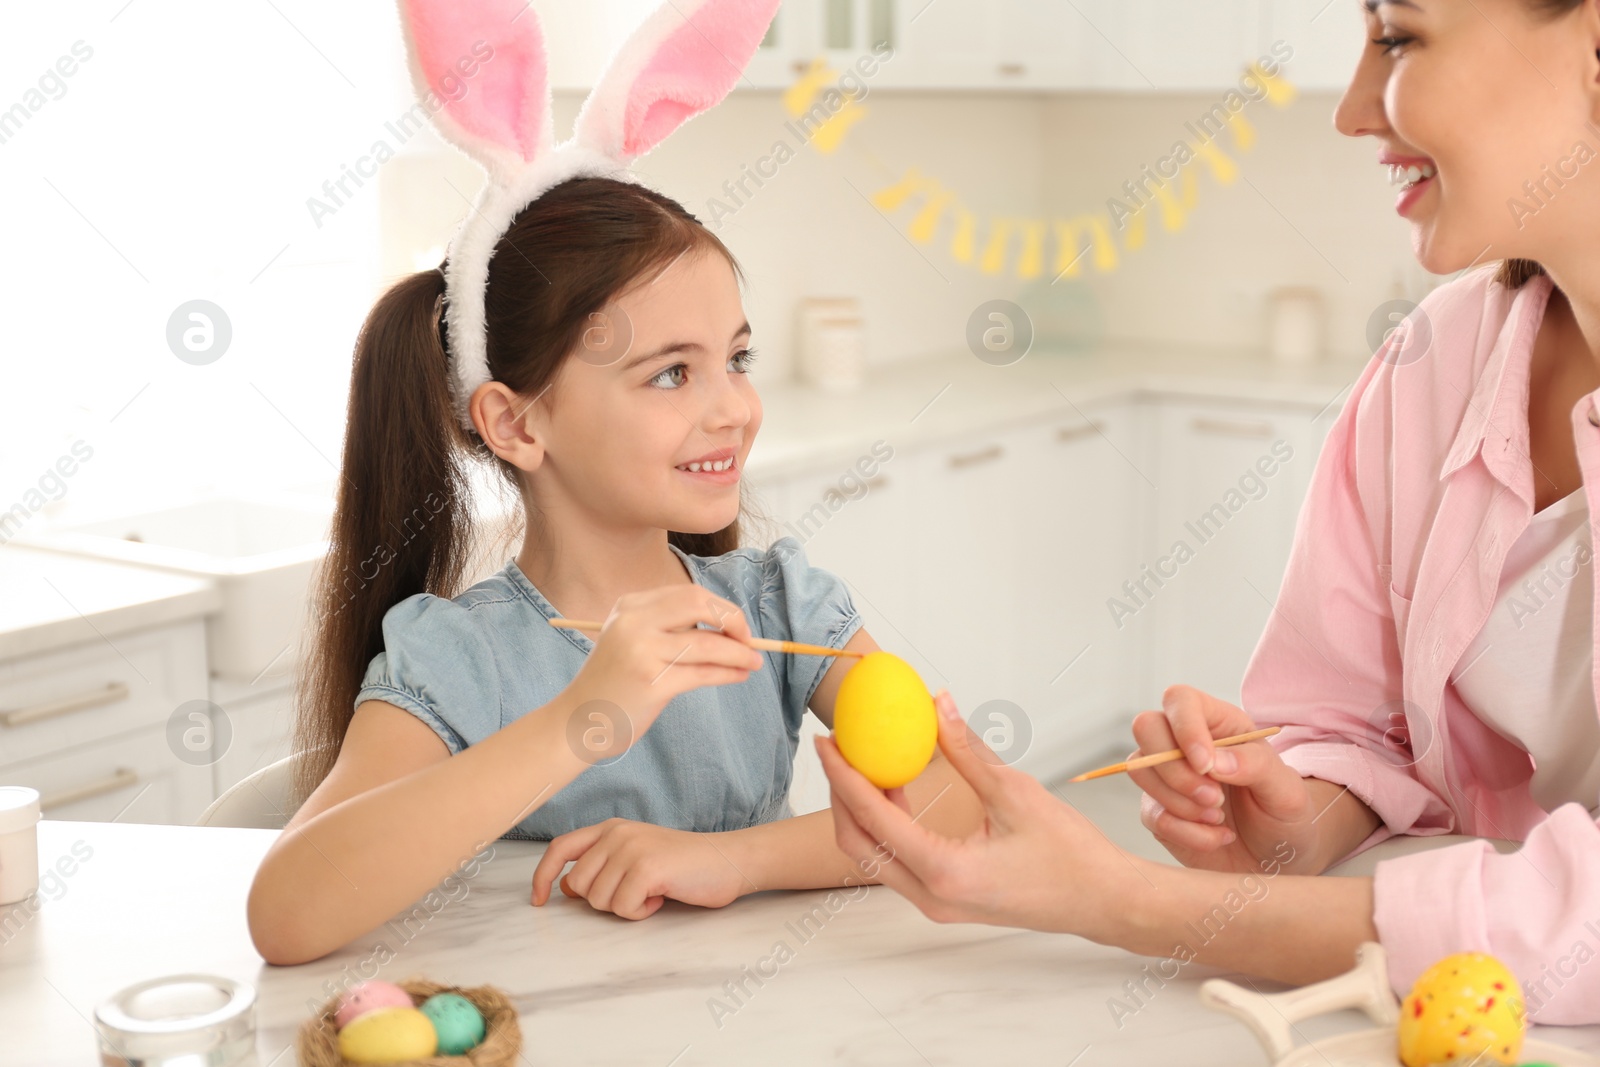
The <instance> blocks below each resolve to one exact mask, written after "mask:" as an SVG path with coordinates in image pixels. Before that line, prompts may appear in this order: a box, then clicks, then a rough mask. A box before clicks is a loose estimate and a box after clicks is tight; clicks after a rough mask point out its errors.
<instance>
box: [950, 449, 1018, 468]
mask: <svg viewBox="0 0 1600 1067" xmlns="http://www.w3.org/2000/svg"><path fill="white" fill-rule="evenodd" d="M1005 451H1006V450H1005V449H1004V448H1003V447H1002V446H1000V445H990V446H989V447H988V448H980V449H979V450H978V451H976V452H967V453H964V454H962V455H959V456H951V457H950V466H951V467H974V466H977V465H978V464H980V463H991V462H993V461H994V460H997V459H999V458H1000V457H1001V456H1003V455H1005Z"/></svg>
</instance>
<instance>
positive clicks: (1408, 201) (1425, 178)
mask: <svg viewBox="0 0 1600 1067" xmlns="http://www.w3.org/2000/svg"><path fill="white" fill-rule="evenodd" d="M1378 162H1379V163H1382V164H1383V165H1385V166H1386V167H1388V168H1389V184H1391V185H1396V186H1399V187H1400V195H1399V197H1398V198H1397V199H1396V200H1395V204H1394V208H1395V210H1396V211H1398V212H1399V213H1400V214H1401V215H1405V214H1406V213H1408V212H1409V211H1410V210H1411V208H1412V207H1413V206H1415V205H1416V203H1417V201H1418V200H1420V199H1421V198H1422V195H1423V194H1424V193H1425V192H1427V191H1428V189H1429V187H1430V186H1432V185H1433V182H1434V180H1435V179H1436V178H1437V177H1438V170H1437V168H1436V167H1435V166H1434V163H1433V160H1431V159H1429V158H1427V157H1426V156H1400V155H1394V154H1392V153H1388V152H1385V153H1383V154H1381V155H1380V156H1379V157H1378Z"/></svg>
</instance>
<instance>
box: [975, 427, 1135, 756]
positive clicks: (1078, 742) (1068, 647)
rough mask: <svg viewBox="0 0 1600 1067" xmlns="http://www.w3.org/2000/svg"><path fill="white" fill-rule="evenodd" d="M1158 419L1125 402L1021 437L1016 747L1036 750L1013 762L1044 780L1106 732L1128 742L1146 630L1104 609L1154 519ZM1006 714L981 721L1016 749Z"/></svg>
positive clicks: (1014, 572) (1015, 576)
mask: <svg viewBox="0 0 1600 1067" xmlns="http://www.w3.org/2000/svg"><path fill="white" fill-rule="evenodd" d="M1149 417H1150V413H1149V412H1148V411H1147V410H1146V409H1145V406H1144V405H1142V404H1139V403H1136V402H1130V401H1121V402H1116V403H1110V404H1105V405H1100V406H1095V407H1085V408H1084V409H1083V410H1082V411H1081V412H1080V411H1072V410H1069V411H1067V412H1064V413H1063V414H1062V415H1061V417H1059V418H1056V419H1052V420H1049V421H1048V422H1044V423H1040V424H1037V425H1035V426H1030V427H1027V428H1025V429H1024V430H1022V431H1020V432H1019V434H1018V435H1017V436H1018V440H1017V449H1018V455H1019V469H1018V481H1019V482H1020V483H1021V488H1020V490H1019V495H1018V496H1017V497H1016V498H1015V501H1014V504H1013V509H1014V512H1015V520H1014V521H1015V526H1016V530H1017V533H1018V544H1017V546H1016V551H1015V554H1014V555H1013V557H1012V560H1013V564H1012V565H1011V566H1010V567H1009V568H1007V573H1006V574H1005V575H1004V577H1003V579H1002V580H1004V581H1005V582H1007V583H1009V584H1010V586H1011V587H1012V588H1014V589H1016V590H1017V592H1018V594H1019V596H1020V603H1019V605H1018V606H1017V611H1016V615H1015V625H1014V627H1012V634H1011V638H1012V640H1013V641H1014V642H1015V647H1016V664H1017V667H1016V677H1015V680H1014V684H1013V685H1012V687H1011V691H1012V692H1013V693H1014V699H1015V702H1016V703H1017V705H1018V706H1019V707H1020V709H1021V711H1022V721H1021V722H1020V723H1019V724H1017V725H1016V726H1015V731H1016V732H1017V733H1018V734H1019V735H1020V734H1021V732H1022V731H1024V730H1026V731H1027V732H1028V733H1029V734H1031V736H1029V737H1026V738H1024V737H1021V736H1018V737H1017V738H1015V739H1013V740H1012V741H1011V743H1012V744H1013V745H1021V743H1022V741H1024V740H1026V742H1027V743H1026V751H1025V752H1023V751H1017V752H1015V753H1014V755H1017V756H1020V757H1021V758H1018V759H1015V760H1014V762H1015V764H1016V765H1017V766H1019V767H1021V768H1022V769H1024V770H1027V771H1029V772H1030V773H1032V774H1034V775H1036V776H1037V777H1040V778H1043V779H1046V780H1048V779H1050V778H1053V777H1056V776H1058V775H1060V774H1062V773H1064V772H1065V771H1067V770H1068V769H1070V768H1071V767H1073V766H1075V765H1076V764H1077V763H1079V762H1080V761H1081V760H1082V758H1083V754H1084V752H1085V751H1086V750H1090V751H1092V750H1094V749H1095V748H1097V747H1101V746H1103V744H1104V738H1105V737H1106V735H1107V734H1108V733H1111V732H1117V733H1123V734H1126V732H1127V725H1126V723H1127V719H1128V718H1129V709H1130V708H1131V707H1132V706H1133V704H1134V703H1135V701H1136V699H1137V696H1138V691H1139V676H1140V671H1141V668H1142V665H1143V649H1144V642H1145V639H1146V633H1145V629H1146V628H1145V627H1144V626H1141V625H1131V626H1120V627H1119V626H1118V625H1116V623H1115V621H1114V620H1113V617H1112V615H1111V613H1110V612H1109V611H1108V610H1107V607H1106V600H1107V598H1108V597H1109V596H1110V595H1111V594H1112V592H1113V591H1114V590H1115V588H1116V586H1117V585H1118V584H1119V583H1120V582H1121V581H1122V580H1123V579H1124V578H1125V577H1128V576H1131V575H1132V574H1133V571H1134V568H1135V567H1136V566H1137V562H1138V539H1137V537H1136V534H1137V531H1139V530H1141V529H1143V528H1144V525H1145V523H1144V521H1143V517H1144V516H1146V515H1148V514H1151V513H1153V511H1154V508H1155V497H1156V488H1155V484H1154V478H1155V471H1154V465H1153V464H1152V463H1151V461H1150V457H1149V456H1148V454H1147V453H1148V449H1147V448H1146V447H1145V443H1146V440H1147V437H1148V434H1147V432H1146V430H1145V425H1146V422H1147V421H1148V420H1149ZM966 710H967V711H968V712H978V711H980V709H979V708H976V707H974V708H968V709H966ZM1005 711H1006V709H1004V708H996V709H994V713H993V714H992V715H989V714H982V715H979V719H980V720H982V721H985V722H988V721H991V720H992V721H993V724H994V728H995V730H996V731H997V732H996V736H995V738H993V739H991V743H993V742H994V741H996V740H998V741H1006V740H1008V738H1007V735H1006V725H1007V724H1006V723H1004V722H1003V721H1001V719H1000V718H999V716H1001V715H1003V714H1004V713H1005ZM974 726H975V728H978V729H979V732H980V733H982V732H984V731H983V729H982V728H980V727H979V726H978V725H977V724H976V723H975V724H974ZM1002 755H1005V753H1002Z"/></svg>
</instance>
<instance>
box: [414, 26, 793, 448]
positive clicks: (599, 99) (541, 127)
mask: <svg viewBox="0 0 1600 1067" xmlns="http://www.w3.org/2000/svg"><path fill="white" fill-rule="evenodd" d="M398 3H399V7H400V24H401V27H402V29H403V31H404V34H405V39H406V54H407V60H408V64H409V66H410V68H411V83H412V86H413V87H414V88H415V89H416V91H417V95H418V96H419V97H420V98H423V99H427V98H428V97H429V96H434V97H436V98H437V100H438V102H439V105H440V106H439V107H438V110H436V111H434V112H433V114H432V121H433V125H434V127H435V128H436V129H438V131H439V133H440V134H441V135H443V137H444V138H445V140H447V141H449V142H450V143H451V144H453V145H455V146H456V147H457V148H459V149H461V150H462V151H463V152H465V153H466V154H467V155H469V156H471V157H472V158H473V159H474V160H476V161H477V162H478V163H479V164H480V165H481V166H482V167H483V168H484V170H486V171H487V172H488V179H489V180H488V182H487V183H486V184H485V185H484V187H483V191H482V192H481V193H480V194H479V195H478V200H477V203H476V204H475V205H474V206H473V207H472V210H471V211H470V212H468V214H467V215H466V217H465V218H463V219H462V221H461V225H460V228H459V229H457V231H456V234H455V236H454V237H453V238H452V239H451V241H450V249H449V253H448V257H447V259H448V262H447V264H446V267H445V276H444V288H445V327H446V333H447V337H448V345H449V353H448V355H449V358H450V361H451V371H452V374H451V388H452V391H453V394H454V399H455V407H456V412H457V414H458V415H459V417H460V419H461V425H462V427H463V428H465V429H468V430H471V429H472V428H473V426H472V416H471V414H470V412H469V411H468V409H467V402H468V401H469V400H470V399H471V397H472V394H473V392H474V391H475V390H476V389H477V388H478V386H480V385H482V384H483V383H484V382H486V381H488V380H489V364H488V343H487V337H486V335H485V325H484V310H483V301H484V292H485V290H486V288H487V287H488V283H489V259H490V257H491V256H493V255H494V249H495V245H496V243H497V242H498V241H499V239H500V236H501V234H503V233H505V232H506V230H507V229H509V228H510V226H511V223H512V220H513V219H515V218H516V216H517V214H518V213H519V212H520V211H521V210H522V209H523V208H524V207H526V206H527V205H528V204H529V203H531V202H532V201H534V200H535V199H537V198H538V197H540V196H542V195H543V194H544V193H545V192H546V190H548V189H550V188H552V187H553V186H555V185H558V184H560V183H561V182H563V181H566V180H567V179H568V178H575V177H579V176H591V175H592V176H601V177H607V178H615V179H618V180H621V181H633V182H637V181H638V178H637V176H635V175H634V174H633V172H632V171H631V170H630V169H629V166H630V164H631V163H632V162H633V161H634V160H635V159H637V158H638V157H640V156H642V155H644V154H645V153H646V152H649V151H650V150H651V149H652V148H654V147H655V146H656V145H658V144H660V143H661V142H662V141H663V140H665V139H666V137H667V135H668V134H670V133H672V131H674V130H676V129H677V128H678V127H679V126H681V125H683V123H684V122H685V121H687V120H688V119H690V118H692V117H694V116H695V115H698V114H700V112H702V111H705V110H707V109H708V108H711V107H713V106H715V105H716V104H717V103H718V102H719V101H721V100H722V98H723V97H724V96H726V95H728V92H729V91H730V90H731V89H732V88H733V87H734V85H735V83H737V82H738V80H739V78H740V77H741V76H742V75H743V73H744V68H745V65H746V64H748V63H749V62H750V57H751V56H753V55H754V54H755V50H756V48H757V46H758V45H759V44H760V43H761V38H762V37H763V36H765V35H766V32H767V26H768V25H769V24H770V23H771V22H772V17H773V15H774V14H775V13H776V12H777V9H778V3H779V0H666V2H664V3H663V4H662V5H661V6H660V7H659V8H657V9H656V10H655V11H653V12H651V13H650V15H649V17H647V18H646V19H645V20H644V22H643V23H641V24H640V25H639V27H638V28H637V29H636V30H634V32H633V33H632V35H631V36H629V38H628V40H627V41H626V42H625V43H624V44H623V45H622V47H621V48H620V49H618V51H617V53H616V54H615V55H613V56H612V57H611V60H610V62H609V63H608V64H607V65H606V69H605V72H604V73H603V74H601V76H600V80H599V82H597V83H596V85H595V87H594V90H593V91H592V92H590V94H589V96H588V99H586V100H585V101H584V102H583V107H582V108H581V109H580V111H579V112H578V118H577V122H576V123H575V128H574V130H573V135H572V137H571V139H570V140H567V141H564V142H562V143H561V144H559V145H558V144H554V143H553V139H552V134H551V129H550V127H551V114H550V76H549V64H548V61H547V59H546V51H545V43H544V33H543V31H542V30H541V28H540V26H539V18H538V16H537V15H536V14H535V13H534V11H533V8H532V6H531V4H529V3H528V0H398ZM463 86H464V87H465V91H462V87H463Z"/></svg>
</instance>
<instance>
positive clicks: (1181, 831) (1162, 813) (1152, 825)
mask: <svg viewBox="0 0 1600 1067" xmlns="http://www.w3.org/2000/svg"><path fill="white" fill-rule="evenodd" d="M1139 821H1140V822H1141V823H1143V824H1144V827H1145V829H1147V830H1149V831H1150V833H1151V834H1152V835H1154V837H1155V838H1156V840H1158V841H1160V842H1161V843H1162V844H1163V845H1165V846H1167V850H1168V851H1170V852H1172V853H1173V854H1174V855H1175V856H1177V858H1178V859H1179V861H1181V862H1187V860H1186V857H1184V856H1183V855H1182V854H1180V853H1179V852H1178V849H1185V850H1188V851H1191V852H1214V851H1216V850H1217V849H1219V848H1222V847H1223V846H1224V845H1228V844H1231V843H1232V841H1233V831H1232V830H1230V829H1229V828H1228V827H1226V826H1205V825H1201V824H1200V823H1196V822H1190V821H1189V820H1187V819H1180V818H1178V817H1177V816H1175V815H1173V814H1172V812H1170V811H1168V810H1166V809H1165V808H1163V807H1162V806H1161V805H1160V804H1158V803H1157V802H1156V801H1154V800H1153V799H1151V798H1150V797H1148V796H1145V797H1141V798H1140V799H1139ZM1174 846H1176V848H1174Z"/></svg>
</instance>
